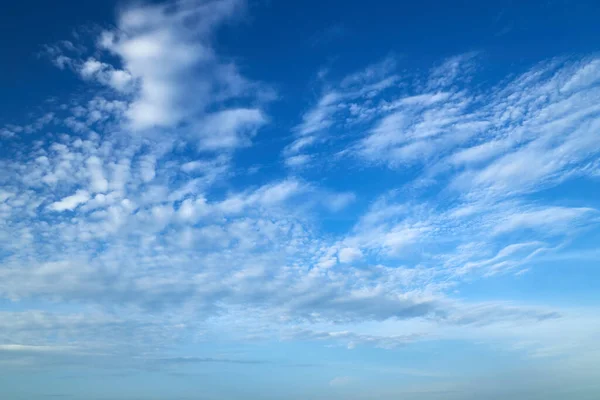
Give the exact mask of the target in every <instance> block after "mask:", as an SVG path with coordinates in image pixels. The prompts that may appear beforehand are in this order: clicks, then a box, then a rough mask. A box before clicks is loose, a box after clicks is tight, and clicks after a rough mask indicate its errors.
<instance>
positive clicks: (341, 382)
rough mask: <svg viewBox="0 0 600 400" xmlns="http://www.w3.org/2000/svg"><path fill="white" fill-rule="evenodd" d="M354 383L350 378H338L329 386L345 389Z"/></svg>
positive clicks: (330, 382) (331, 381)
mask: <svg viewBox="0 0 600 400" xmlns="http://www.w3.org/2000/svg"><path fill="white" fill-rule="evenodd" d="M350 383H352V378H350V377H349V376H337V377H335V378H333V379H332V380H330V381H329V386H331V387H343V386H348V385H349V384H350Z"/></svg>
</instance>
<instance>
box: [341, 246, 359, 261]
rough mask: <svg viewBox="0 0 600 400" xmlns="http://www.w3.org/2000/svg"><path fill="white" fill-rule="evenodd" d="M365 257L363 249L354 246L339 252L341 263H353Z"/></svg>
mask: <svg viewBox="0 0 600 400" xmlns="http://www.w3.org/2000/svg"><path fill="white" fill-rule="evenodd" d="M362 257H363V253H362V251H360V249H357V248H354V247H345V248H343V249H341V250H340V251H339V253H338V258H339V260H340V262H341V263H352V262H354V261H357V260H360V259H361V258H362Z"/></svg>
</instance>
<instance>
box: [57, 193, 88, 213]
mask: <svg viewBox="0 0 600 400" xmlns="http://www.w3.org/2000/svg"><path fill="white" fill-rule="evenodd" d="M89 199H90V195H89V193H88V192H87V191H86V190H78V191H77V192H75V194H73V195H71V196H67V197H65V198H63V199H62V200H59V201H56V202H54V203H52V204H50V206H49V208H50V209H51V210H53V211H59V212H60V211H67V210H68V211H72V210H74V209H76V208H77V207H79V206H80V205H81V204H85V203H86V202H87V201H88V200H89Z"/></svg>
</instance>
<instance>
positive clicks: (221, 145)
mask: <svg viewBox="0 0 600 400" xmlns="http://www.w3.org/2000/svg"><path fill="white" fill-rule="evenodd" d="M266 122H267V119H266V117H265V116H264V115H263V113H262V112H261V111H260V110H257V109H245V108H239V109H231V110H226V111H221V112H218V113H214V114H212V115H210V116H209V117H207V118H206V119H205V120H203V121H201V122H200V123H199V124H198V127H197V128H196V129H197V134H198V137H199V141H200V144H199V146H200V148H201V149H206V150H222V149H234V148H236V147H240V146H245V145H247V144H248V143H249V139H250V138H251V137H252V136H254V134H255V132H256V130H257V129H258V128H259V127H261V126H262V125H264V124H265V123H266Z"/></svg>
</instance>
